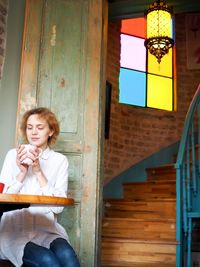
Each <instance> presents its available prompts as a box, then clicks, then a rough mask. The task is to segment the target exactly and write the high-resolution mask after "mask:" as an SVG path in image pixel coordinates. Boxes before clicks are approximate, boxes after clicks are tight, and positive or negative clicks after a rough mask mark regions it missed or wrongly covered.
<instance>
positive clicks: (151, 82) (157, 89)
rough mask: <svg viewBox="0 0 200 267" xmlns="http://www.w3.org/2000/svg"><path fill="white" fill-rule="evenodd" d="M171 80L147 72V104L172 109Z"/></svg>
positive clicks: (152, 106)
mask: <svg viewBox="0 0 200 267" xmlns="http://www.w3.org/2000/svg"><path fill="white" fill-rule="evenodd" d="M172 82H173V80H172V79H170V78H165V77H159V76H155V75H151V74H148V75H147V106H148V107H151V108H157V109H163V110H169V111H172V110H173V106H172V101H173V99H172Z"/></svg>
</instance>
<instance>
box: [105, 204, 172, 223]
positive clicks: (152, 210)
mask: <svg viewBox="0 0 200 267" xmlns="http://www.w3.org/2000/svg"><path fill="white" fill-rule="evenodd" d="M104 207H105V208H104V215H105V216H106V217H118V218H119V217H121V218H128V217H129V218H147V219H148V218H163V217H166V218H174V219H175V217H176V206H175V202H164V203H163V202H162V203H161V202H150V203H148V202H146V203H140V202H138V203H137V202H135V203H130V204H128V202H127V203H126V202H124V203H122V204H118V203H116V204H112V203H109V202H106V203H105V206H104Z"/></svg>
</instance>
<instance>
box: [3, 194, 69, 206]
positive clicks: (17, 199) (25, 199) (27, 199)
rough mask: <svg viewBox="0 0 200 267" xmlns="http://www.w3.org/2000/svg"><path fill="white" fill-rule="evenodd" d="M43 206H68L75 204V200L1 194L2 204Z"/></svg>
mask: <svg viewBox="0 0 200 267" xmlns="http://www.w3.org/2000/svg"><path fill="white" fill-rule="evenodd" d="M4 203H7V204H15V203H16V204H41V205H58V206H59V205H60V206H68V205H73V204H74V199H73V198H67V197H57V196H39V195H21V194H1V193H0V204H4Z"/></svg>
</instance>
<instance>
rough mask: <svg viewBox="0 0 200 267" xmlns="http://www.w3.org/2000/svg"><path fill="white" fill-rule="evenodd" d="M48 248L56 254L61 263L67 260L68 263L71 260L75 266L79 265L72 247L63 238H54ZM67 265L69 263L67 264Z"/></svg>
mask: <svg viewBox="0 0 200 267" xmlns="http://www.w3.org/2000/svg"><path fill="white" fill-rule="evenodd" d="M50 249H51V250H52V251H53V252H54V253H55V255H56V256H57V258H58V259H59V261H60V262H62V264H63V263H64V262H68V264H69V263H70V262H71V263H74V265H72V266H77V267H78V266H80V265H79V260H78V257H77V255H76V253H75V251H74V249H73V248H72V246H71V245H70V244H69V243H68V242H67V241H66V240H65V239H63V238H57V239H55V240H54V241H53V242H52V243H51V245H50ZM75 263H76V264H75ZM69 266H71V265H70V264H69Z"/></svg>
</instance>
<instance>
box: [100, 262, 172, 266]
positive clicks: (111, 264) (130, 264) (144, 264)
mask: <svg viewBox="0 0 200 267" xmlns="http://www.w3.org/2000/svg"><path fill="white" fill-rule="evenodd" d="M110 266H111V267H112V266H113V267H175V266H176V265H175V264H169V263H167V264H165V263H163V262H158V263H146V262H145V263H138V262H136V263H127V262H124V263H123V262H120V263H118V262H112V261H108V262H104V263H102V264H101V267H110Z"/></svg>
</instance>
